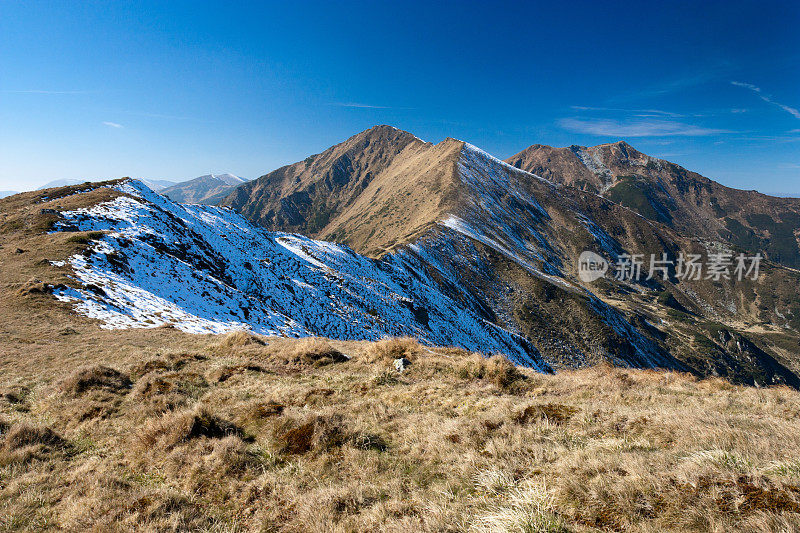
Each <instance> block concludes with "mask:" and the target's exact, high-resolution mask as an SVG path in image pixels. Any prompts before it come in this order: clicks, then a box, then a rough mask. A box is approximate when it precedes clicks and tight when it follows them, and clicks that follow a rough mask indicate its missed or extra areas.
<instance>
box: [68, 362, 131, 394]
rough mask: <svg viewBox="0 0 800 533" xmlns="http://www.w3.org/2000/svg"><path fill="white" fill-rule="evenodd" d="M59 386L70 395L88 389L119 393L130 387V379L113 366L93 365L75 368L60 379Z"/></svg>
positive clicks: (81, 392)
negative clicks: (62, 379) (64, 377)
mask: <svg viewBox="0 0 800 533" xmlns="http://www.w3.org/2000/svg"><path fill="white" fill-rule="evenodd" d="M59 387H60V389H61V390H62V391H64V392H65V393H67V394H71V395H72V396H79V395H81V394H83V393H85V392H86V391H88V390H90V389H101V390H106V391H108V392H112V393H121V392H126V391H127V390H129V389H130V388H131V380H130V378H129V377H128V376H127V375H125V374H122V373H121V372H119V371H117V370H114V369H113V368H109V367H107V366H103V365H95V366H87V367H83V368H80V369H78V370H76V371H75V372H73V373H72V374H70V375H69V376H68V377H67V378H66V379H65V380H64V381H62V382H61V384H60V386H59Z"/></svg>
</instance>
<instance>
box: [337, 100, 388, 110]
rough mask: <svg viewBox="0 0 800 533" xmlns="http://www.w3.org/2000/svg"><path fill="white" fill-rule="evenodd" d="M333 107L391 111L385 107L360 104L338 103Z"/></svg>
mask: <svg viewBox="0 0 800 533" xmlns="http://www.w3.org/2000/svg"><path fill="white" fill-rule="evenodd" d="M333 105H335V106H339V107H357V108H360V109H391V107H389V106H385V105H370V104H359V103H357V102H337V103H335V104H333Z"/></svg>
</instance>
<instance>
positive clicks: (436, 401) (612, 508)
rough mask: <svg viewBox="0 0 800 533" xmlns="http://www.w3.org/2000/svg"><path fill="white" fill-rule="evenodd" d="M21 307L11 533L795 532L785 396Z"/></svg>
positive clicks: (2, 363) (796, 483) (632, 374)
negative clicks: (118, 326)
mask: <svg viewBox="0 0 800 533" xmlns="http://www.w3.org/2000/svg"><path fill="white" fill-rule="evenodd" d="M16 298H17V297H16V296H15V301H18V300H16ZM22 301H24V303H25V306H26V307H25V309H32V310H35V311H33V313H32V314H30V313H24V314H23V313H20V312H19V311H21V310H22V309H23V307H21V306H19V307H15V308H13V309H9V308H8V307H3V308H2V310H0V314H1V315H2V319H3V320H2V324H3V325H2V326H0V327H3V328H4V329H6V328H9V326H11V327H12V328H13V329H10V333H11V334H10V335H9V336H8V337H7V341H5V342H4V343H3V345H2V348H0V369H2V372H0V480H2V481H3V482H2V483H0V509H2V513H0V528H2V529H4V530H9V531H12V530H13V531H19V530H39V531H42V530H45V531H51V530H53V531H54V530H68V531H88V530H96V531H108V530H116V529H119V528H124V529H126V530H148V531H175V530H195V531H264V530H266V531H280V532H299V531H421V532H427V531H465V532H466V531H471V532H486V533H489V532H493V533H494V532H502V531H508V532H515V531H559V532H566V531H574V532H590V531H622V530H624V531H641V532H648V531H681V532H685V531H714V530H720V531H734V530H738V531H757V532H758V531H760V532H764V533H766V532H770V531H793V530H794V529H795V528H797V527H798V524H800V474H799V472H800V466H798V462H797V457H798V454H800V440H799V439H798V435H800V421H798V416H797V413H798V412H800V396H798V393H797V392H796V391H793V390H790V389H787V388H784V387H772V388H762V389H755V388H752V387H736V386H731V385H730V384H728V383H727V382H724V381H722V380H720V379H709V380H704V381H698V380H696V379H694V378H692V377H691V376H687V375H684V374H678V373H673V372H655V371H635V370H626V369H614V368H610V367H605V366H602V367H595V368H591V369H584V370H580V371H564V372H561V373H559V374H557V375H553V376H548V375H544V374H539V373H535V372H530V371H528V370H525V369H522V370H514V369H513V367H510V366H508V365H507V363H506V364H504V363H503V362H502V360H499V359H494V360H490V361H488V362H487V361H486V360H485V359H483V358H482V357H480V356H476V355H471V354H469V353H468V352H463V351H458V350H452V349H450V350H448V349H438V348H434V349H426V348H422V347H420V346H419V345H417V344H415V343H414V342H412V341H384V342H382V343H370V342H334V341H326V340H324V339H317V340H308V339H304V340H293V339H280V338H257V337H249V336H247V335H245V334H229V335H227V336H222V337H210V336H207V335H191V334H186V333H182V332H180V331H178V330H175V329H164V328H158V329H145V330H143V329H133V330H123V331H107V330H103V329H100V328H98V327H97V325H96V324H94V323H92V322H90V321H88V320H82V319H79V318H78V317H76V316H75V315H74V314H70V313H69V312H68V311H67V310H66V309H61V310H59V312H57V313H55V314H54V313H53V312H52V311H49V310H48V309H50V308H52V303H50V301H49V296H47V295H35V294H31V295H29V296H25V297H24V300H22ZM34 316H35V317H36V318H38V319H39V320H31V318H32V317H34ZM44 317H47V318H49V319H52V320H41V319H42V318H44ZM340 354H346V355H347V356H348V357H349V359H348V360H344V358H343V357H342V356H341V355H340ZM400 354H402V355H404V356H406V357H407V358H409V359H410V360H411V361H412V364H411V366H410V367H408V370H406V371H405V372H403V373H402V374H399V373H397V372H395V371H394V370H389V369H390V367H391V361H392V358H393V357H396V356H397V355H400ZM754 413H757V416H754ZM795 430H797V431H795Z"/></svg>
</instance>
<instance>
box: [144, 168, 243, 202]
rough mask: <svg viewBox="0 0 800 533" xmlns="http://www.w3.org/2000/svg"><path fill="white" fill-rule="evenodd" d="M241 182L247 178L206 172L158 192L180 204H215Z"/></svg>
mask: <svg viewBox="0 0 800 533" xmlns="http://www.w3.org/2000/svg"><path fill="white" fill-rule="evenodd" d="M243 183H247V180H246V179H244V178H240V177H239V176H234V175H233V174H208V175H206V176H200V177H199V178H195V179H193V180H189V181H184V182H181V183H178V184H176V185H173V186H171V187H167V188H165V189H162V190H161V191H159V192H160V193H161V194H163V195H164V196H166V197H168V198H169V199H170V200H173V201H175V202H178V203H182V204H206V205H216V204H218V203H220V202H221V201H222V200H223V199H224V198H225V197H226V196H227V195H228V194H230V193H231V191H232V190H233V189H235V188H236V187H238V186H239V185H241V184H243Z"/></svg>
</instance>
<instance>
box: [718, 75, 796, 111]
mask: <svg viewBox="0 0 800 533" xmlns="http://www.w3.org/2000/svg"><path fill="white" fill-rule="evenodd" d="M731 85H735V86H737V87H744V88H745V89H750V90H751V91H753V92H754V93H756V94H757V95H758V97H759V98H761V99H762V100H764V101H765V102H767V103H768V104H772V105H774V106H777V107H779V108H781V109H783V110H784V111H786V112H787V113H789V114H790V115H792V116H793V117H794V118H800V110H797V109H796V108H794V107H789V106H788V105H785V104H782V103H780V102H776V101H775V100H773V99H772V97H771V96H770V95H767V94H764V92H763V91H762V90H761V87H756V86H755V85H753V84H752V83H744V82H741V81H732V82H731Z"/></svg>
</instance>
